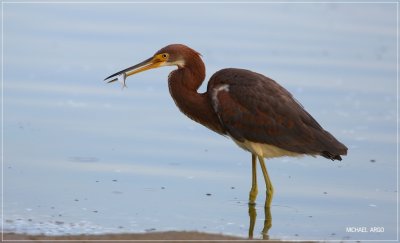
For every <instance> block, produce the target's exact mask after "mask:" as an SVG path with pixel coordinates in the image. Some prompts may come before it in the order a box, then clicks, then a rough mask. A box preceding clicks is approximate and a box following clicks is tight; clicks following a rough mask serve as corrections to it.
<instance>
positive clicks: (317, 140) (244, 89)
mask: <svg viewBox="0 0 400 243" xmlns="http://www.w3.org/2000/svg"><path fill="white" fill-rule="evenodd" d="M207 89H208V93H209V94H213V95H212V96H211V97H212V101H211V102H212V104H213V108H214V110H215V112H216V113H217V115H218V116H219V118H220V121H221V123H222V124H223V126H224V127H225V129H226V131H227V132H228V133H229V134H230V136H232V137H233V138H235V139H236V140H238V141H241V142H242V141H244V140H249V141H252V142H258V143H265V144H271V145H274V146H277V147H279V148H282V149H285V150H288V151H292V152H296V153H301V154H314V155H316V154H319V155H322V156H324V157H327V158H330V159H341V157H340V155H345V154H346V153H347V148H346V146H344V145H343V144H342V143H340V142H339V141H337V140H336V139H335V138H334V137H333V136H332V135H331V134H330V133H329V132H327V131H325V130H324V129H323V128H322V127H321V126H320V125H319V124H318V122H317V121H316V120H315V119H314V118H313V117H312V116H311V115H310V114H309V113H308V112H307V111H305V110H304V108H303V107H302V106H301V105H300V104H299V103H298V102H297V101H296V100H295V99H294V98H293V96H292V95H291V94H290V93H289V92H288V91H287V90H286V89H284V88H283V87H282V86H280V85H279V84H278V83H276V82H275V81H273V80H272V79H269V78H267V77H265V76H263V75H261V74H258V73H255V72H251V71H248V70H243V69H233V68H229V69H223V70H220V71H218V72H217V73H215V74H214V75H213V76H212V77H211V79H210V82H209V84H208V87H207Z"/></svg>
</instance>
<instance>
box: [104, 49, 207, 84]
mask: <svg viewBox="0 0 400 243" xmlns="http://www.w3.org/2000/svg"><path fill="white" fill-rule="evenodd" d="M193 55H195V56H197V57H198V56H199V55H200V54H199V53H198V52H196V51H195V50H193V49H191V48H189V47H187V46H185V45H182V44H172V45H168V46H166V47H164V48H162V49H160V50H159V51H157V52H156V53H155V54H154V55H153V56H152V57H150V58H148V59H146V60H144V61H143V62H141V63H138V64H136V65H134V66H132V67H129V68H126V69H124V70H122V71H119V72H117V73H114V74H113V75H111V76H109V77H107V78H106V79H104V81H106V82H108V83H111V82H114V81H117V80H120V79H121V78H122V79H123V81H124V85H125V79H126V77H128V76H131V75H133V74H136V73H140V72H143V71H146V70H149V69H153V68H158V67H164V66H178V68H183V67H184V66H185V64H186V61H187V60H190V58H191V57H193Z"/></svg>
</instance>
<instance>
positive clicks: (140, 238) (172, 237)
mask: <svg viewBox="0 0 400 243" xmlns="http://www.w3.org/2000/svg"><path fill="white" fill-rule="evenodd" d="M3 240H4V241H5V242H6V241H10V242H11V241H12V242H18V241H19V240H21V242H22V241H24V242H27V240H28V242H29V241H32V242H33V241H34V242H49V241H51V240H54V241H57V242H67V241H69V242H72V241H73V242H106V241H110V242H113V241H118V242H151V241H153V240H154V241H158V242H160V241H170V242H173V241H177V240H179V241H180V242H185V241H197V240H198V241H201V242H210V243H211V242H221V241H225V242H232V241H235V242H244V241H246V240H247V239H244V238H240V237H235V236H227V235H221V234H209V233H201V232H195V231H168V232H152V233H137V234H106V235H74V236H43V235H25V234H14V233H5V234H4V235H3ZM268 242H284V241H279V240H276V241H275V240H274V241H268Z"/></svg>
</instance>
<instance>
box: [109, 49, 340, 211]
mask: <svg viewBox="0 0 400 243" xmlns="http://www.w3.org/2000/svg"><path fill="white" fill-rule="evenodd" d="M164 66H176V67H177V68H176V69H174V70H173V71H172V72H171V73H170V74H169V76H168V88H169V92H170V94H171V96H172V98H173V100H174V102H175V104H176V105H177V106H178V108H179V109H180V111H181V112H183V113H184V114H185V115H186V116H188V117H189V118H191V119H192V120H194V121H196V122H198V123H200V124H202V125H204V126H205V127H207V128H209V129H211V130H212V131H214V132H216V133H218V134H221V135H224V136H228V137H229V138H231V139H232V140H233V141H234V142H235V143H236V144H237V145H238V146H239V147H241V148H242V149H244V150H246V151H248V152H250V153H251V168H252V180H251V182H252V183H251V189H250V193H249V205H250V204H253V205H254V204H255V202H256V198H257V194H258V186H257V160H258V162H259V164H260V167H261V170H262V173H263V176H264V181H265V185H266V203H265V205H266V207H270V206H271V202H272V197H273V194H274V187H273V186H272V182H271V179H270V177H269V175H268V171H267V167H266V165H265V161H264V159H265V158H266V159H271V158H276V157H282V156H291V157H298V156H303V155H311V156H313V157H315V156H323V157H325V158H327V159H331V160H342V158H341V155H347V147H346V146H345V145H344V144H343V143H341V142H339V141H338V140H337V139H336V138H335V137H334V136H333V135H331V134H330V133H329V132H328V131H326V130H324V129H323V128H322V126H321V125H320V124H319V123H318V122H317V121H316V120H315V119H314V118H313V117H312V116H311V115H310V114H309V113H308V112H307V111H306V110H305V109H304V107H303V106H302V105H301V104H300V103H299V102H298V101H297V100H296V99H295V98H294V97H293V95H292V94H291V93H290V92H289V91H287V90H286V89H285V88H283V87H282V86H281V85H279V84H278V83H277V82H276V81H274V80H272V79H270V78H268V77H266V76H264V75H262V74H260V73H256V72H252V71H249V70H246V69H239V68H226V69H222V70H219V71H217V72H216V73H215V74H213V75H212V76H211V78H210V80H209V82H208V84H207V91H206V92H204V93H199V92H198V89H199V87H200V86H201V85H202V83H203V81H204V79H205V76H206V70H205V65H204V62H203V61H202V59H201V55H200V53H199V52H197V51H195V50H193V49H192V48H190V47H188V46H186V45H183V44H171V45H167V46H166V47H164V48H162V49H160V50H159V51H157V52H156V53H155V54H154V55H153V56H151V57H150V58H148V59H146V60H144V61H143V62H140V63H138V64H136V65H134V66H131V67H129V68H126V69H124V70H122V71H119V72H117V73H115V74H113V75H111V76H109V77H107V78H105V79H104V80H105V81H106V82H108V83H111V82H114V81H121V82H123V85H124V86H125V79H126V78H127V77H128V76H131V75H133V74H137V73H140V72H143V71H146V70H149V69H153V68H159V67H164Z"/></svg>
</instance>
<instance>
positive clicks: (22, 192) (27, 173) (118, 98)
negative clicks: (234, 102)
mask: <svg viewBox="0 0 400 243" xmlns="http://www.w3.org/2000/svg"><path fill="white" fill-rule="evenodd" d="M3 7H4V16H3V20H4V53H3V57H4V73H3V75H4V85H3V92H4V103H3V107H4V110H3V111H4V131H3V136H4V150H3V155H4V160H3V172H4V177H3V182H4V184H3V188H4V194H3V201H4V207H3V223H4V230H5V231H6V232H21V233H30V234H39V233H44V234H49V235H60V234H81V233H88V234H100V233H108V232H111V233H117V232H146V231H147V232H148V231H167V230H197V231H204V232H217V233H223V234H231V235H237V236H243V237H247V235H248V228H249V215H248V206H247V199H248V192H249V190H250V183H251V166H250V160H251V156H250V154H249V153H247V152H245V151H243V150H241V149H239V148H238V147H237V146H236V145H235V144H234V143H233V142H232V141H230V140H229V139H227V138H225V137H221V136H219V135H217V134H215V133H213V132H211V131H209V130H208V129H206V128H205V127H203V126H201V125H198V124H196V123H194V122H193V121H191V120H190V119H187V118H186V117H185V116H184V115H183V114H181V113H180V112H179V110H178V109H177V108H176V107H175V104H174V102H173V100H172V99H171V97H170V96H169V94H168V87H167V82H166V80H167V76H168V73H169V72H170V71H171V70H172V69H173V68H163V69H157V70H153V71H149V72H146V73H142V74H138V75H136V76H133V77H130V78H129V79H128V80H127V82H128V83H127V85H128V89H124V90H121V87H120V86H119V85H116V84H113V85H110V84H109V85H107V84H105V83H103V82H102V80H103V79H104V78H105V77H107V76H109V75H110V74H112V73H115V72H116V71H119V70H121V69H123V68H126V67H128V66H131V65H133V64H136V63H138V62H140V61H142V60H144V59H146V58H148V57H149V56H151V55H152V54H153V53H154V52H156V51H157V50H158V49H160V48H161V47H163V46H165V45H167V44H170V43H184V44H186V45H188V46H191V47H192V48H194V49H196V50H198V51H199V52H200V53H202V55H203V60H204V61H205V63H206V67H207V80H208V78H209V77H210V76H211V75H212V73H214V72H215V71H217V70H219V69H222V68H225V67H241V68H247V69H251V70H253V71H257V72H260V73H263V74H265V75H267V76H269V77H271V78H273V79H274V80H277V81H278V82H279V83H280V84H282V85H283V86H284V87H286V88H287V89H288V90H289V91H290V92H292V93H293V95H294V96H295V97H296V98H297V99H298V100H299V101H300V102H301V103H302V104H303V105H304V107H305V108H306V109H307V110H308V111H309V112H310V113H311V114H312V115H313V116H314V117H315V118H316V119H317V120H318V121H319V122H320V123H321V125H322V126H323V127H324V128H325V129H327V130H329V131H330V132H331V133H332V134H334V135H335V136H336V137H337V138H338V139H339V140H340V141H342V142H343V143H344V144H346V145H347V146H348V148H349V155H348V156H346V157H344V160H343V161H342V162H332V161H329V160H326V159H324V158H312V157H303V158H300V159H298V158H278V159H273V160H270V161H267V167H268V170H269V174H270V176H271V179H272V181H273V183H274V186H275V197H274V200H273V205H272V208H271V214H272V228H271V229H270V231H269V236H270V238H278V239H294V240H306V239H309V240H343V239H351V240H393V239H396V237H397V232H396V230H397V228H398V227H397V226H396V223H397V221H396V220H397V218H396V215H397V207H396V206H397V201H396V198H397V183H396V179H397V160H396V159H397V154H396V125H397V123H396V100H397V98H396V89H397V86H396V4H394V3H386V4H385V3H382V4H379V3H375V4H372V3H371V4H368V3H352V4H350V3H342V4H339V3H338V4H333V3H330V4H329V3H324V4H304V3H303V4H300V3H290V4H289V3H269V4H267V3H264V4H232V3H231V4H188V3H186V4H184V3H181V4H167V3H165V4H134V3H126V4H121V3H120V4H99V3H93V4H76V3H75V4H72V3H70V4H65V3H63V4H61V3H58V4H46V3H41V4H33V3H32V4H29V3H19V4H15V3H3ZM204 90H205V85H203V86H202V87H201V91H204ZM262 183H263V180H262V178H261V173H259V185H260V188H259V191H260V194H259V197H258V201H257V207H256V210H257V220H256V226H255V230H254V237H255V238H261V237H262V235H261V230H262V228H263V223H264V212H263V204H264V202H263V201H264V199H265V195H264V193H263V191H264V190H265V189H264V186H263V184H262ZM347 227H367V228H368V230H369V229H370V227H383V228H384V232H380V233H377V232H367V233H354V232H346V228H347Z"/></svg>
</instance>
